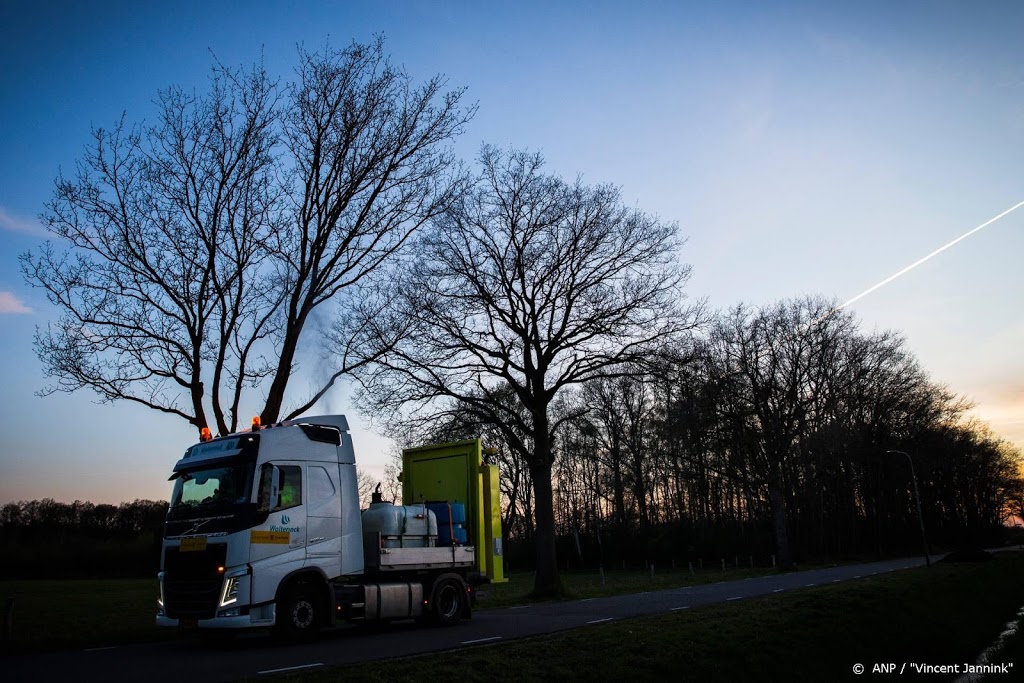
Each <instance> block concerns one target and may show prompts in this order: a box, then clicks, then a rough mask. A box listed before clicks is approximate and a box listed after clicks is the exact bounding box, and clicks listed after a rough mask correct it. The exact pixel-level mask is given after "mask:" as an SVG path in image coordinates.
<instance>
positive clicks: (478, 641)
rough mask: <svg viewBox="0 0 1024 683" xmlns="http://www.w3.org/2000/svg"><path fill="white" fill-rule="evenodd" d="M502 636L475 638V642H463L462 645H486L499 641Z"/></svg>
mask: <svg viewBox="0 0 1024 683" xmlns="http://www.w3.org/2000/svg"><path fill="white" fill-rule="evenodd" d="M501 638H502V636H491V637H490V638H477V639H476V640H464V641H462V644H463V645H473V644H474V643H487V642H490V641H492V640H501Z"/></svg>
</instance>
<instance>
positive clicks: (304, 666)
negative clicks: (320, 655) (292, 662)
mask: <svg viewBox="0 0 1024 683" xmlns="http://www.w3.org/2000/svg"><path fill="white" fill-rule="evenodd" d="M323 665H324V663H323V662H317V663H316V664H299V665H298V666H286V667H283V668H280V669H267V670H266V671H257V672H256V673H258V674H276V673H280V672H282V671H295V670H296V669H312V668H314V667H318V666H323Z"/></svg>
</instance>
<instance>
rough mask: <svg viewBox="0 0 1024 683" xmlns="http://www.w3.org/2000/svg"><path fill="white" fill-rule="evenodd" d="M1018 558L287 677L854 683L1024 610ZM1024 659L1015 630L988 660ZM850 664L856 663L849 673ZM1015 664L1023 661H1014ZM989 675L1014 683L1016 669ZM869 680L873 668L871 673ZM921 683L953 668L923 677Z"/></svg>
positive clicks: (974, 638)
mask: <svg viewBox="0 0 1024 683" xmlns="http://www.w3.org/2000/svg"><path fill="white" fill-rule="evenodd" d="M1022 576H1024V553H1019V552H1017V553H1001V554H999V555H998V556H997V559H996V560H994V561H992V562H988V563H982V564H972V565H966V564H964V565H952V564H945V563H943V564H936V565H934V566H933V567H932V568H931V569H925V568H920V569H914V570H908V571H902V572H897V573H893V574H886V575H880V576H877V577H871V578H867V579H861V580H857V581H852V582H848V583H844V584H838V585H835V586H828V587H819V588H813V589H806V590H802V591H799V592H794V593H791V594H787V595H779V596H773V597H771V598H763V599H755V600H749V601H743V602H740V603H731V604H728V605H719V606H712V607H705V608H701V609H697V610H692V611H684V612H676V613H672V614H667V615H663V616H658V617H644V618H638V619H631V620H625V621H622V622H619V623H616V624H610V625H604V626H599V627H592V628H584V629H579V630H575V631H568V632H565V633H560V634H556V635H553V636H547V637H540V638H533V639H529V640H522V641H516V642H513V643H508V644H503V645H495V646H490V647H478V648H474V649H469V650H459V651H455V652H448V653H445V654H443V655H440V656H439V655H433V656H425V657H418V658H410V659H404V660H395V661H389V662H380V663H374V664H361V665H358V666H350V667H340V668H335V669H329V670H317V671H316V672H310V673H306V674H303V675H293V676H289V677H285V680H290V681H303V682H306V681H310V682H314V683H323V682H326V681H393V680H408V681H428V680H430V681H434V680H456V679H458V680H461V681H467V680H468V681H493V680H525V681H533V680H538V681H540V680H544V681H547V680H602V681H603V680H656V679H668V680H680V679H681V680H695V681H702V682H705V681H743V680H758V681H834V680H864V678H866V677H870V676H871V671H872V668H873V667H874V665H876V664H883V663H896V664H897V672H898V671H899V665H901V664H903V663H906V664H907V665H908V666H909V665H910V664H912V663H918V664H932V665H942V664H963V663H965V662H968V663H973V662H975V660H976V658H977V656H978V654H979V653H980V652H981V651H982V650H984V649H985V648H987V647H988V646H989V645H991V644H992V643H993V642H995V641H996V638H997V637H998V635H999V634H1000V633H1001V632H1002V631H1003V630H1004V629H1005V625H1006V623H1007V622H1008V621H1011V620H1012V619H1014V618H1015V614H1016V613H1017V611H1018V610H1019V609H1020V608H1021V606H1022V605H1024V581H1021V577H1022ZM1018 656H1024V636H1022V634H1021V633H1019V632H1018V633H1017V634H1016V636H1014V637H1013V638H1011V639H1009V641H1008V643H1007V645H1006V647H1005V648H1004V649H1003V650H1001V651H999V652H996V653H993V654H992V655H991V657H990V661H991V662H994V663H1000V662H1014V664H1015V666H1016V662H1015V661H1014V658H1015V657H1018ZM855 664H862V665H863V666H865V667H866V668H867V673H866V675H865V676H857V675H855V674H854V671H853V667H854V665H855ZM1019 666H1021V667H1024V661H1021V663H1020V664H1019ZM1013 673H1015V672H1013V670H1012V669H1011V676H1008V677H1005V676H1004V677H993V678H992V679H991V680H1007V681H1009V680H1020V679H1021V678H1022V677H1024V671H1022V672H1016V673H1017V674H1018V675H1016V676H1014V675H1012V674H1013ZM876 675H878V674H876ZM926 678H927V680H929V681H940V680H950V679H951V678H953V676H952V675H929V676H927V677H926Z"/></svg>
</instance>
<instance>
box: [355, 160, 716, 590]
mask: <svg viewBox="0 0 1024 683" xmlns="http://www.w3.org/2000/svg"><path fill="white" fill-rule="evenodd" d="M480 162H481V165H482V172H481V174H480V176H479V178H478V180H477V183H476V185H475V187H474V188H473V190H472V191H471V192H469V193H467V194H466V195H465V197H464V198H463V200H462V201H461V202H460V203H459V204H457V205H454V206H452V207H451V209H450V210H448V211H446V212H445V213H444V214H443V215H441V216H440V217H439V218H438V219H437V220H436V221H435V222H434V223H433V226H432V229H430V230H429V231H427V232H425V233H424V234H423V235H422V236H421V238H420V239H419V240H418V242H417V249H416V258H415V260H412V261H410V263H409V264H407V266H406V267H405V269H404V272H402V273H396V278H397V279H396V282H395V284H394V286H393V287H392V289H391V290H390V296H391V297H392V302H393V305H394V309H393V312H392V314H391V315H392V317H391V318H389V319H388V320H387V321H382V320H380V319H378V320H376V321H374V322H373V324H374V333H375V335H376V337H375V338H376V340H377V346H376V347H374V345H373V344H370V345H369V346H368V349H369V350H371V351H374V352H376V351H379V350H381V349H383V350H384V351H385V352H384V353H380V354H375V361H374V362H373V363H372V364H371V365H368V366H366V367H365V371H364V372H361V373H360V374H359V378H360V381H361V383H362V399H363V403H364V405H366V406H367V407H369V408H371V409H373V410H375V411H378V412H382V413H385V414H394V413H395V412H398V411H402V410H403V409H406V412H404V413H403V414H404V415H405V416H406V417H407V418H408V419H410V420H413V421H415V420H431V419H434V416H435V415H437V414H438V413H439V412H443V411H445V410H447V409H448V408H449V407H450V406H451V404H452V402H457V403H458V404H460V406H462V407H464V408H466V409H468V410H471V411H473V412H475V414H476V415H477V417H478V419H479V420H480V421H483V422H488V423H490V424H493V425H495V426H497V427H498V428H499V429H500V430H501V432H502V434H503V435H504V436H505V438H506V441H507V443H508V444H510V445H511V446H512V447H513V448H515V450H516V451H518V452H519V453H520V454H521V455H522V457H523V458H524V459H525V460H526V462H527V464H528V467H529V473H530V479H531V480H532V484H533V490H534V501H535V515H536V545H537V574H536V583H535V586H534V591H535V593H536V594H538V595H550V594H554V593H558V592H559V591H560V589H561V584H560V580H559V575H558V567H557V562H556V553H555V520H554V508H553V496H552V485H551V476H552V464H553V462H554V451H553V442H554V439H555V437H556V433H557V431H558V427H559V425H560V424H561V423H562V422H563V421H564V420H566V419H571V417H572V414H571V413H568V414H564V415H562V416H560V417H556V418H554V419H552V413H551V411H550V408H551V406H552V402H553V401H554V400H555V397H556V396H558V394H559V392H560V391H562V390H563V389H565V388H567V387H570V386H572V385H576V384H580V383H583V382H586V381H588V380H591V379H594V378H598V377H604V376H616V375H620V374H623V373H625V372H627V371H628V370H627V369H626V368H627V367H629V366H628V365H627V363H628V362H630V361H637V362H641V361H644V360H648V359H649V357H650V355H651V354H654V353H656V352H657V351H658V350H659V349H660V348H661V347H662V346H663V345H664V343H665V342H666V341H667V340H668V339H670V338H672V337H674V336H676V335H678V334H680V333H682V332H683V331H685V330H687V329H689V328H691V327H692V326H693V325H694V324H695V323H696V322H697V320H698V307H692V308H688V309H684V308H683V307H682V306H681V305H680V302H681V300H682V294H681V291H680V288H681V286H682V285H683V283H684V282H685V281H686V278H687V275H688V272H689V271H688V268H687V267H683V266H681V265H680V264H679V263H678V261H677V258H678V254H677V248H678V246H679V244H680V242H679V239H678V238H677V236H676V234H677V228H676V226H675V225H674V224H669V223H664V222H662V221H660V220H658V219H657V218H655V217H652V216H650V215H648V214H646V213H644V212H642V211H639V210H636V209H630V208H628V207H626V206H624V205H623V204H622V201H621V197H620V193H619V190H618V189H617V188H614V187H610V186H604V185H602V186H595V187H591V186H587V185H584V184H583V183H582V182H580V181H579V180H577V181H576V182H575V183H573V184H569V183H566V182H565V181H563V180H561V179H560V178H558V177H555V176H550V175H544V174H543V173H542V166H543V160H542V158H541V157H540V155H538V154H529V153H526V152H510V153H502V152H499V151H498V150H496V149H494V148H491V147H486V146H485V147H484V148H483V150H482V152H481V156H480ZM389 323H390V324H389ZM509 390H510V391H511V392H512V394H513V395H514V397H515V401H514V402H513V403H512V405H510V403H509V402H508V401H505V400H502V396H503V392H505V391H509ZM524 435H525V437H526V438H524Z"/></svg>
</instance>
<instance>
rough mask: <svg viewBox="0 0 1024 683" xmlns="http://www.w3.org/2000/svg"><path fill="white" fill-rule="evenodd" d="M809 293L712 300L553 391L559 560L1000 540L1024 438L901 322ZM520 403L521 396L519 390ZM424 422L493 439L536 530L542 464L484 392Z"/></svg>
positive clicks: (518, 535) (509, 524)
mask: <svg viewBox="0 0 1024 683" xmlns="http://www.w3.org/2000/svg"><path fill="white" fill-rule="evenodd" d="M834 309H835V303H834V302H829V301H826V300H824V299H820V298H802V299H794V300H789V301H784V302H778V303H775V304H771V305H767V306H763V307H760V308H752V307H749V306H744V305H739V306H736V307H734V308H733V309H731V310H727V311H722V312H719V313H717V314H716V315H714V316H713V319H712V320H711V321H710V323H709V325H708V326H707V328H706V329H705V330H704V331H703V332H702V333H701V334H699V335H694V337H693V338H692V339H691V346H690V347H689V351H688V353H687V354H686V356H685V357H679V356H678V355H677V354H676V355H675V358H673V357H672V356H673V354H664V355H663V358H667V359H669V360H666V361H665V362H664V363H663V364H662V365H661V366H660V367H654V368H652V367H634V368H632V369H624V370H623V372H622V374H621V375H620V376H617V377H611V378H602V379H600V380H596V381H593V382H588V383H584V384H583V385H582V386H581V387H580V388H579V389H578V390H576V391H574V392H572V393H571V394H570V395H567V396H566V397H565V398H564V400H563V401H562V402H560V403H559V405H558V406H557V408H556V411H555V412H556V415H558V416H559V419H562V418H564V421H562V422H561V424H560V426H559V428H558V430H557V431H556V432H555V435H554V438H553V443H554V444H555V449H554V450H555V464H554V477H553V486H554V490H555V509H556V528H557V533H558V535H559V537H560V538H561V539H562V540H563V543H562V546H561V554H562V557H563V560H564V561H567V562H573V563H576V564H579V563H580V562H584V563H586V564H588V565H591V566H593V565H597V564H605V565H610V566H618V565H619V563H621V562H623V561H626V562H628V563H631V564H634V565H635V564H639V563H642V562H657V563H659V564H662V566H667V565H668V564H669V563H671V562H678V563H681V564H683V565H685V564H686V563H687V562H689V561H694V562H696V561H697V560H698V559H705V560H711V559H713V560H714V561H715V562H716V563H717V562H718V561H719V560H720V559H723V558H728V561H729V562H730V564H731V563H732V562H733V561H734V558H735V557H737V556H738V557H741V558H743V562H744V564H746V562H747V561H748V558H751V557H754V558H756V561H757V562H758V563H760V564H768V563H769V562H770V560H771V558H772V557H774V559H775V561H776V563H777V565H779V566H783V567H785V566H790V565H791V564H792V563H793V562H794V561H796V560H811V559H836V558H856V557H865V556H886V555H895V554H913V553H920V552H921V551H922V548H921V546H922V539H921V535H920V532H919V520H918V517H917V512H916V501H915V497H914V480H913V479H912V475H914V476H916V480H917V485H918V488H919V489H920V499H921V508H922V516H923V520H924V525H925V527H926V530H927V540H928V543H929V545H930V546H931V547H932V549H933V550H934V549H938V548H949V547H958V546H963V545H985V544H998V543H1000V542H1001V540H1002V538H1003V536H1002V529H1003V525H1004V523H1005V522H1006V521H1007V520H1008V519H1009V518H1010V517H1011V515H1017V516H1019V515H1020V514H1021V511H1022V494H1024V480H1022V478H1021V471H1020V465H1021V454H1020V452H1019V450H1018V449H1016V448H1014V447H1013V446H1012V445H1011V444H1009V443H1007V442H1005V441H1002V440H1000V439H999V438H997V437H996V436H995V435H993V434H992V433H991V432H990V431H989V430H988V428H987V427H986V426H985V425H984V424H982V423H980V422H978V421H976V420H972V419H970V418H968V417H967V410H968V409H969V408H970V405H969V403H967V402H966V401H965V400H964V399H963V398H960V397H957V396H956V395H955V394H953V393H952V392H951V391H949V389H947V388H946V387H944V386H942V385H940V384H937V383H935V382H934V381H932V380H931V379H930V378H929V377H928V374H927V373H926V372H925V371H924V370H923V369H922V368H921V366H920V365H919V364H918V362H917V361H916V360H915V358H914V356H913V354H912V353H911V352H910V351H909V350H908V349H907V348H906V344H905V342H904V340H903V339H902V338H901V337H900V336H899V335H898V334H895V333H893V332H876V333H870V334H868V333H864V332H863V331H861V330H860V328H859V325H858V324H857V321H856V319H855V317H854V316H853V315H852V314H851V313H849V312H846V311H841V312H836V311H835V310H834ZM510 403H512V402H511V401H510ZM453 408H454V409H453V410H452V411H451V412H450V413H449V415H448V419H447V421H446V422H445V424H443V425H440V426H437V425H435V426H433V427H428V428H427V429H426V431H419V432H413V434H411V435H410V437H409V438H413V439H423V438H427V439H433V440H438V439H441V440H443V439H451V438H465V437H468V436H470V435H473V434H476V433H479V432H480V431H483V432H484V433H485V435H486V437H485V438H486V439H488V440H489V442H491V443H494V444H497V445H498V448H497V449H496V453H495V455H494V456H492V457H493V458H494V459H495V460H496V461H497V462H498V463H499V464H500V465H501V470H502V472H503V477H502V487H503V494H504V503H505V504H504V507H503V523H504V528H505V530H506V533H508V534H509V535H510V537H511V538H512V539H513V540H517V539H518V540H521V541H526V542H527V543H529V542H530V539H532V537H533V535H534V534H535V533H536V531H535V521H534V514H533V509H534V505H535V500H534V497H533V495H532V488H533V487H532V485H531V481H530V477H531V471H530V468H529V465H528V463H527V462H525V461H524V460H523V459H522V458H521V457H520V456H519V454H518V451H517V449H516V448H512V447H510V446H509V445H508V443H507V442H506V440H505V439H504V438H503V435H502V432H501V431H500V430H495V429H493V428H492V427H490V426H489V425H487V424H485V423H482V422H480V421H479V420H478V419H477V417H476V416H475V414H474V411H473V409H472V406H470V405H466V406H462V407H461V409H460V407H458V406H453Z"/></svg>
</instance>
